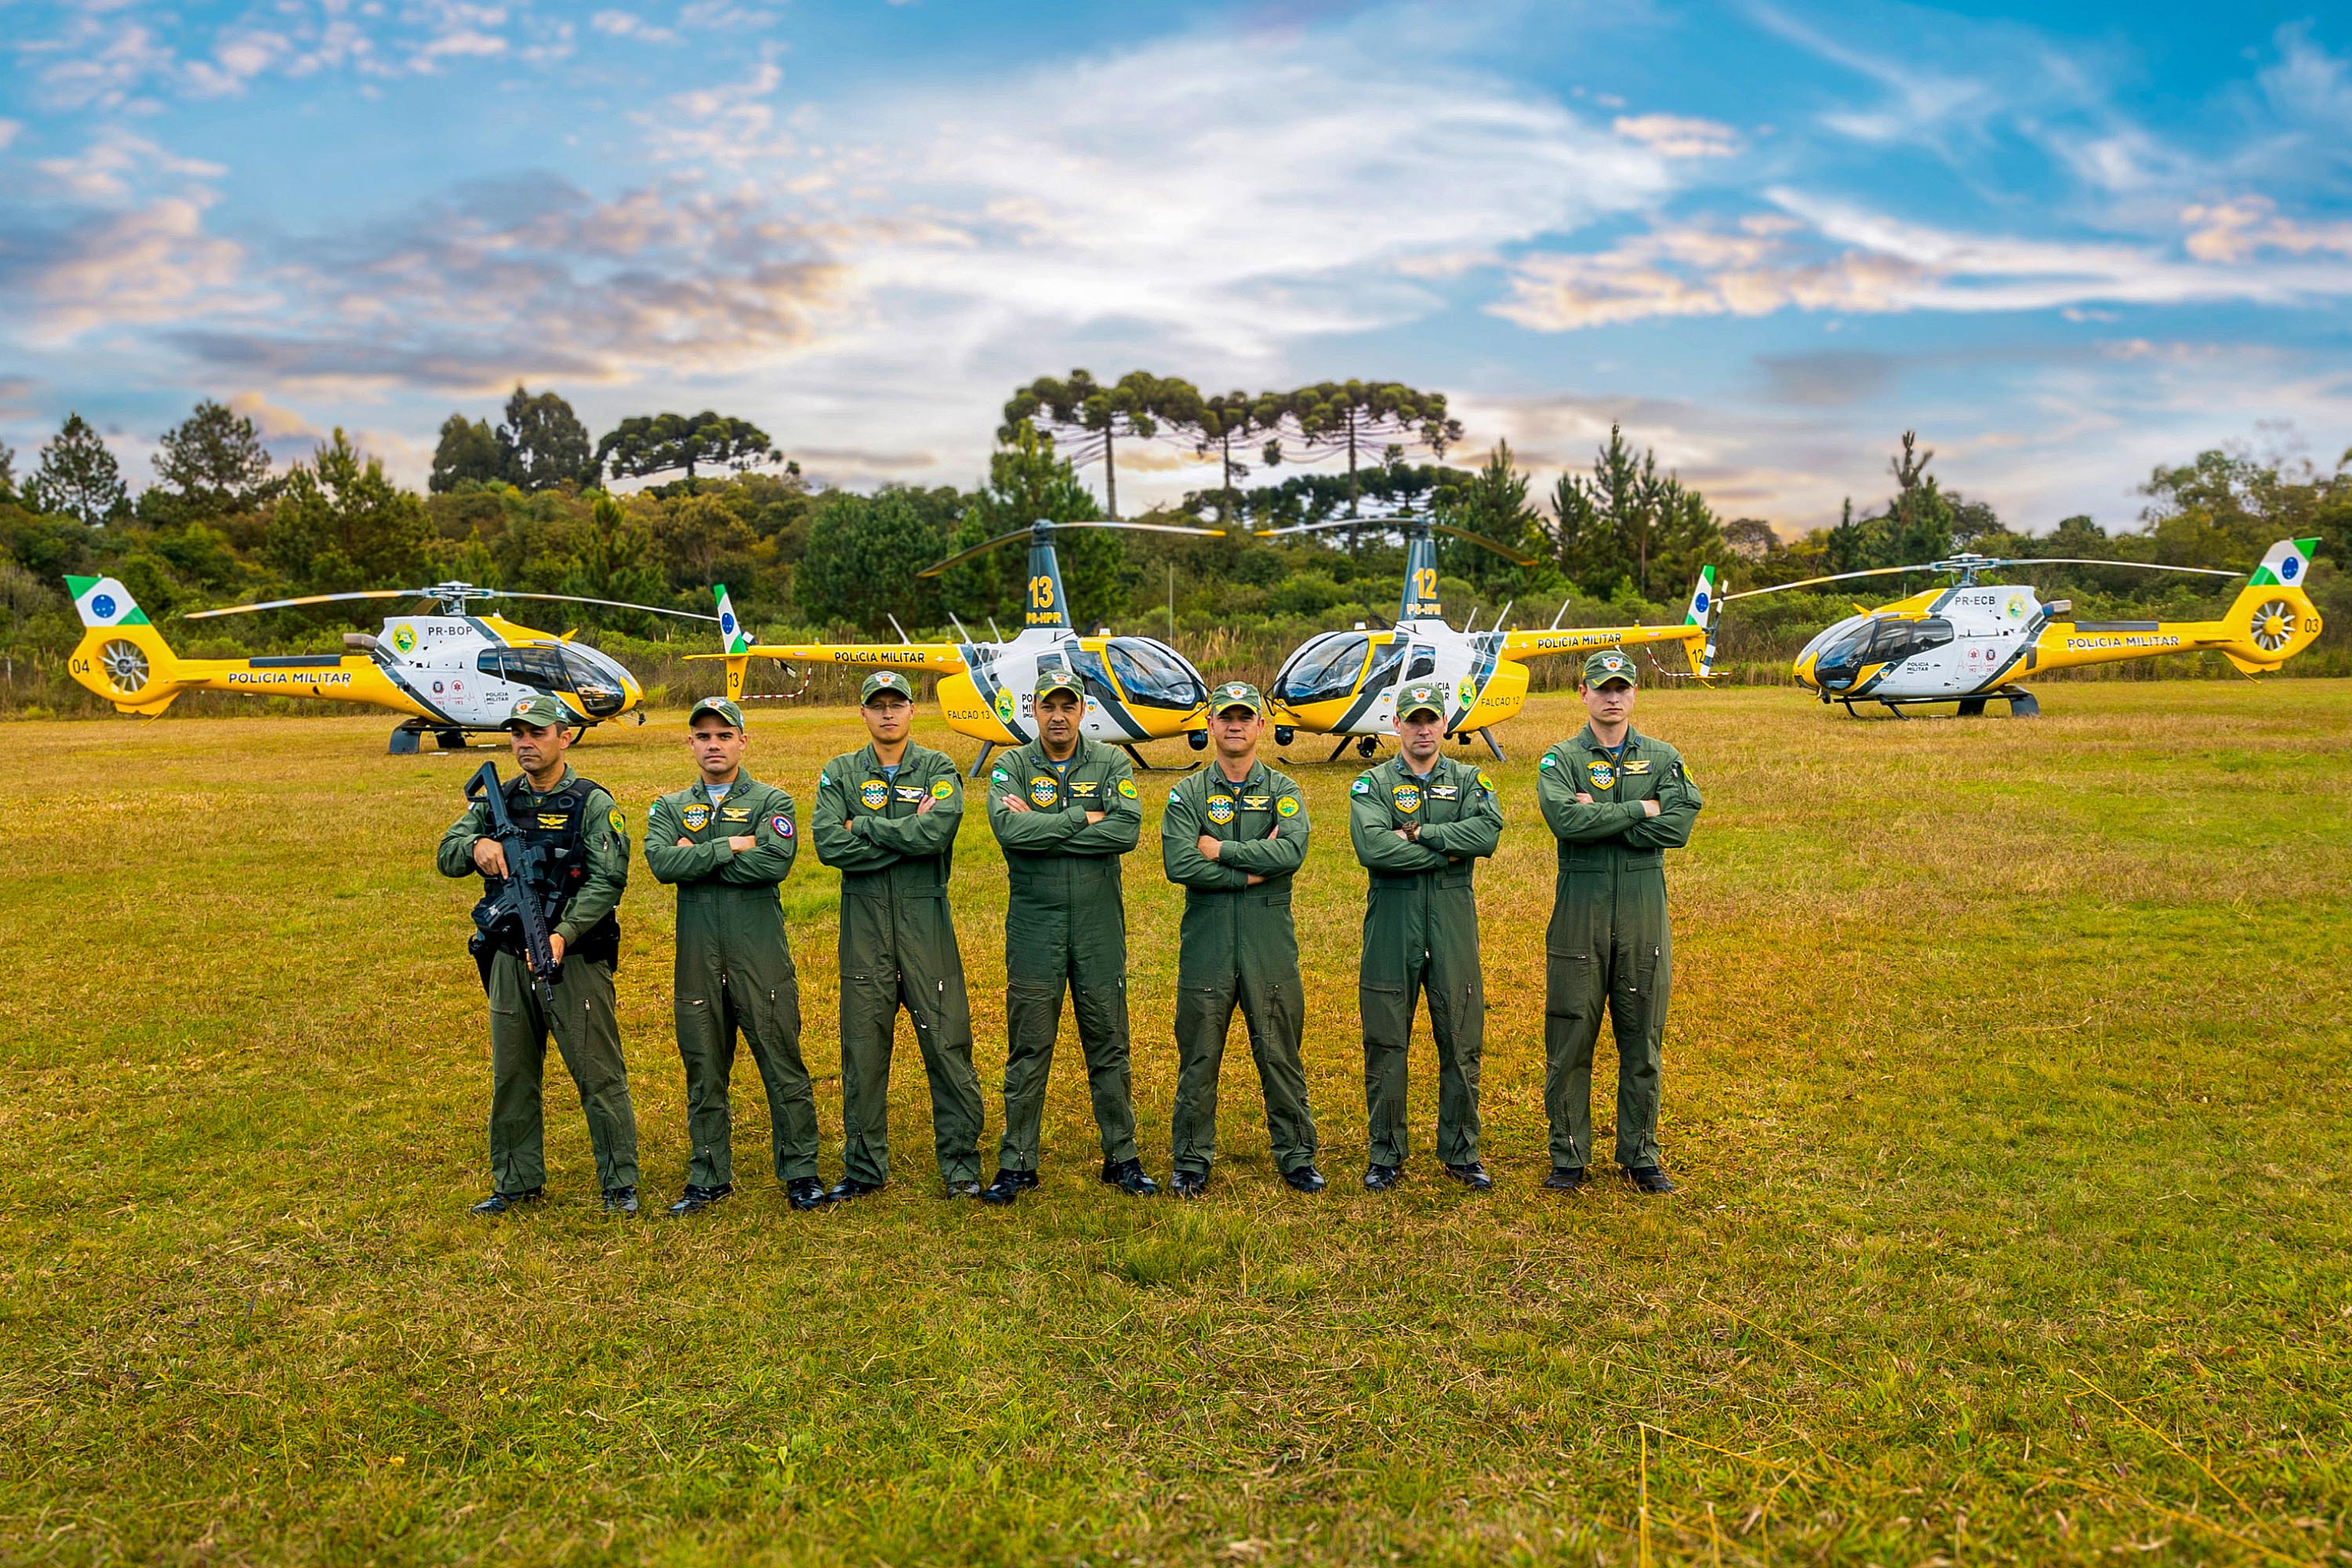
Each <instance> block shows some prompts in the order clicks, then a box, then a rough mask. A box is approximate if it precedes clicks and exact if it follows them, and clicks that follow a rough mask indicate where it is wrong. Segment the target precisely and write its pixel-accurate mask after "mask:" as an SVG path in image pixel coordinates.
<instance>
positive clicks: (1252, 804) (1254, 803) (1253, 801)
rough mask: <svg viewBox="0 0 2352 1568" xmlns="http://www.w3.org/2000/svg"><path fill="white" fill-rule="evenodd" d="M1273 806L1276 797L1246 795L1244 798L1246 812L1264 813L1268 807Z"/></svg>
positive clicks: (1243, 804)
mask: <svg viewBox="0 0 2352 1568" xmlns="http://www.w3.org/2000/svg"><path fill="white" fill-rule="evenodd" d="M1273 804H1274V796H1272V795H1244V796H1242V809H1243V810H1244V811H1264V810H1265V808H1266V807H1267V806H1269V805H1273Z"/></svg>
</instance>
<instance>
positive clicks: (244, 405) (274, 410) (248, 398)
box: [227, 392, 326, 441]
mask: <svg viewBox="0 0 2352 1568" xmlns="http://www.w3.org/2000/svg"><path fill="white" fill-rule="evenodd" d="M227 406H228V411H229V412H230V413H232V414H241V415H243V416H246V417H247V419H250V420H252V421H253V426H254V428H255V429H257V430H258V431H260V432H261V436H262V438H263V439H264V440H270V441H282V440H284V439H286V438H287V437H289V436H310V437H319V436H324V435H325V434H326V432H325V431H323V430H321V429H320V428H319V427H318V426H316V425H313V424H311V423H310V420H308V419H306V418H304V417H303V416H301V415H299V414H297V413H296V412H295V411H294V410H292V409H291V408H283V407H280V406H279V405H277V404H275V403H272V402H270V401H269V400H268V398H266V397H264V396H263V395H261V394H260V393H257V392H240V393H238V394H236V395H235V396H233V397H231V398H230V399H229V400H228V405H227Z"/></svg>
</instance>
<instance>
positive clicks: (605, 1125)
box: [434, 765, 637, 1194]
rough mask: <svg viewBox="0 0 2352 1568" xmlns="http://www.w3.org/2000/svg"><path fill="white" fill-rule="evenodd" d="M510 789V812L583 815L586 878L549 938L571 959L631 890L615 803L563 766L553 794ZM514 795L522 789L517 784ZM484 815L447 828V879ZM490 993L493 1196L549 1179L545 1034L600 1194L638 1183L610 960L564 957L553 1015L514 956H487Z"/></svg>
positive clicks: (440, 862)
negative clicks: (573, 1094) (572, 1094)
mask: <svg viewBox="0 0 2352 1568" xmlns="http://www.w3.org/2000/svg"><path fill="white" fill-rule="evenodd" d="M507 782H508V789H509V793H508V795H507V801H508V811H509V814H510V815H511V814H514V813H518V812H521V811H530V812H533V813H541V812H544V813H548V814H550V815H552V814H553V813H555V812H558V811H569V812H577V813H578V814H579V830H580V847H581V862H582V868H583V872H584V875H583V877H582V878H581V881H580V885H579V887H578V888H576V889H573V891H572V897H571V900H569V901H568V902H567V903H566V904H565V905H564V907H563V915H562V919H561V920H559V921H556V924H555V934H556V935H557V936H560V937H562V939H563V945H564V948H565V949H566V951H567V953H568V952H569V951H570V950H571V949H572V948H573V947H576V946H577V945H578V944H579V942H580V939H581V937H582V936H583V935H585V934H586V933H587V931H589V929H590V928H591V927H593V926H594V925H596V924H598V923H599V922H600V921H603V920H604V917H605V916H607V915H609V914H611V913H612V912H613V911H614V910H615V909H616V908H617V907H618V906H619V904H620V902H621V893H622V890H623V889H625V888H626V887H627V886H628V885H629V835H628V832H627V830H626V829H625V827H624V826H622V823H621V813H620V810H619V808H618V807H616V806H615V805H614V804H613V797H612V796H611V795H607V794H605V793H604V791H603V790H602V789H591V790H588V791H587V792H585V794H584V795H583V794H582V792H581V791H580V789H579V784H580V782H581V781H580V776H579V775H578V774H577V773H573V772H572V769H571V768H570V767H569V766H568V765H567V766H566V767H565V768H564V770H563V776H562V779H560V780H559V781H557V783H556V786H555V787H554V788H553V789H551V790H549V791H547V792H545V793H544V794H541V793H540V792H537V791H534V790H532V789H530V784H529V780H528V779H527V778H522V777H517V778H513V779H509V780H508V781H507ZM517 786H520V787H517ZM489 829H490V814H489V809H488V807H487V806H485V805H481V804H480V803H479V802H477V803H475V804H473V805H468V806H467V808H466V815H465V816H461V817H459V818H458V819H457V821H455V822H453V823H451V824H450V825H449V830H448V831H447V832H446V833H444V834H443V835H442V836H441V845H440V848H439V849H438V850H437V851H436V854H435V856H434V861H435V864H436V865H437V866H439V867H440V868H441V874H442V875H443V876H445V877H471V876H475V875H477V874H478V872H477V868H476V867H475V865H474V844H475V841H476V840H478V839H479V838H481V837H485V836H486V835H488V832H489ZM485 984H486V986H487V989H488V994H489V1004H490V1178H491V1183H492V1185H493V1187H494V1189H495V1190H496V1191H499V1192H501V1193H508V1194H514V1193H527V1192H530V1190H532V1189H533V1188H535V1187H540V1186H543V1185H545V1184H546V1182H547V1160H546V1153H545V1148H544V1121H543V1117H542V1114H541V1079H542V1077H543V1075H544V1073H545V1070H546V1066H547V1037H548V1036H549V1035H550V1034H552V1035H554V1037H555V1048H556V1049H557V1051H559V1052H560V1053H562V1058H563V1065H564V1066H565V1067H566V1068H569V1069H570V1070H571V1073H572V1082H573V1083H574V1084H575V1085H577V1086H578V1088H579V1090H580V1109H581V1110H582V1111H583V1112H584V1113H585V1114H586V1116H587V1119H588V1140H589V1142H590V1143H591V1144H592V1145H593V1147H594V1149H595V1151H596V1183H597V1185H598V1186H600V1187H601V1188H603V1189H604V1191H606V1192H611V1191H612V1190H613V1189H614V1188H615V1187H634V1186H635V1185H636V1184H637V1113H636V1108H635V1106H633V1105H632V1104H631V1103H630V1101H629V1068H628V1063H627V1061H626V1060H625V1058H623V1057H622V1055H621V1024H620V1019H619V1017H618V1016H616V1015H615V1014H614V1010H613V963H612V962H611V961H610V960H608V959H595V958H582V957H576V956H567V957H566V959H565V960H564V963H563V970H562V979H560V980H558V981H557V982H556V983H555V1005H554V1006H553V1007H552V1008H550V1007H548V1006H547V1005H545V1004H544V1003H543V1002H542V1001H541V997H540V994H539V988H538V987H537V986H535V985H533V984H531V981H530V968H529V967H528V966H526V965H525V964H524V963H523V961H522V960H521V958H520V957H519V956H517V955H516V954H514V953H510V952H496V953H493V954H492V955H491V957H490V964H489V973H488V976H487V978H486V981H485Z"/></svg>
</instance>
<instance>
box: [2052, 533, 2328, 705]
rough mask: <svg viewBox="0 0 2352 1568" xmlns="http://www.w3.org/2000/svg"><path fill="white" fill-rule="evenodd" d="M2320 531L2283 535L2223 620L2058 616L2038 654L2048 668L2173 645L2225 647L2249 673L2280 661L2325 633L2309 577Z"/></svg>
mask: <svg viewBox="0 0 2352 1568" xmlns="http://www.w3.org/2000/svg"><path fill="white" fill-rule="evenodd" d="M2317 543H2318V541H2317V540H2315V539H2282V540H2280V541H2279V542H2277V543H2276V544H2273V545H2272V546H2271V548H2270V552H2269V553H2267V554H2265V555H2264V556H2263V561H2262V564H2261V565H2259V566H2257V567H2255V568H2254V570H2253V573H2252V575H2251V576H2249V577H2248V578H2247V579H2246V585H2245V586H2244V587H2242V588H2241V589H2240V590H2239V591H2238V596H2237V597H2236V598H2235V599H2234V600H2232V601H2231V605H2230V607H2229V608H2228V609H2227V610H2225V611H2223V612H2222V613H2221V618H2220V619H2218V620H2211V621H2110V622H2101V621H2056V620H2053V622H2052V623H2051V624H2050V626H2049V627H2048V629H2047V630H2046V631H2044V632H2043V634H2042V639H2041V647H2039V648H2038V649H2037V650H2036V653H2037V658H2036V660H2035V662H2036V663H2037V664H2038V665H2039V666H2040V667H2041V668H2044V669H2051V668H2070V667H2073V666H2077V665H2086V664H2109V663H2113V662H2116V661H2117V660H2120V659H2128V658H2147V657H2149V656H2151V655H2160V654H2168V653H2196V652H2200V651H2210V652H2217V653H2219V654H2221V656H2222V657H2223V658H2227V659H2228V660H2229V661H2230V662H2231V664H2232V665H2234V666H2235V667H2236V668H2238V669H2239V670H2241V671H2242V672H2243V673H2245V674H2247V675H2262V674H2265V673H2268V672H2269V671H2271V670H2274V669H2276V668H2279V667H2280V666H2281V665H2283V664H2284V663H2285V662H2286V661H2287V660H2288V659H2290V658H2294V656H2295V655H2296V654H2298V653H2301V652H2302V651H2303V650H2304V649H2305V648H2306V647H2310V646H2311V645H2312V644H2313V643H2314V642H2315V641H2316V640H2317V639H2318V637H2319V633H2320V614H2319V608H2318V606H2317V605H2314V604H2313V603H2312V602H2311V595H2309V594H2307V593H2305V590H2304V582H2305V578H2306V577H2307V576H2308V575H2309V574H2310V572H2311V552H2312V549H2313V547H2314V546H2315V545H2316V544H2317Z"/></svg>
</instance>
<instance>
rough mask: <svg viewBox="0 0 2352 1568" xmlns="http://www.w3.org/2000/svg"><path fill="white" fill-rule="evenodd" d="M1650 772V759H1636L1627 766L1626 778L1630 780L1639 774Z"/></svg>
mask: <svg viewBox="0 0 2352 1568" xmlns="http://www.w3.org/2000/svg"><path fill="white" fill-rule="evenodd" d="M1649 771H1650V759H1649V758H1647V757H1636V758H1635V759H1634V760H1633V761H1632V762H1630V763H1626V764H1625V776H1626V777H1627V778H1629V779H1630V778H1633V777H1634V776H1635V775H1636V774H1639V773H1648V772H1649Z"/></svg>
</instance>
